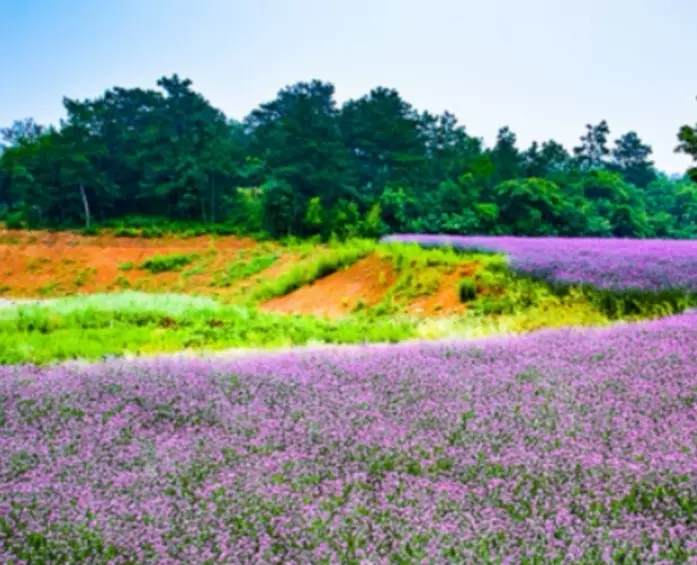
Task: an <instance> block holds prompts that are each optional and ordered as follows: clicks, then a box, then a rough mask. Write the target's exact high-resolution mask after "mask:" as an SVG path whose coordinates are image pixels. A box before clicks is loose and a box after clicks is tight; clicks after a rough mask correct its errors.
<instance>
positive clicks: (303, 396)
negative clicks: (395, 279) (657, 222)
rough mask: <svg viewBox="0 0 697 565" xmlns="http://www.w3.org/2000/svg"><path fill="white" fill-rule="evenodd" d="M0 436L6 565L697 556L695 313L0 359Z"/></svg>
mask: <svg viewBox="0 0 697 565" xmlns="http://www.w3.org/2000/svg"><path fill="white" fill-rule="evenodd" d="M0 430H1V432H0V453H1V454H2V455H1V456H0V517H1V518H0V536H1V537H0V562H2V563H58V562H62V563H68V562H70V563H158V564H170V563H171V564H174V563H190V564H199V563H250V564H251V563H254V564H257V563H296V564H301V563H303V564H304V563H313V564H314V563H347V564H348V563H355V564H358V563H385V564H388V563H434V564H440V563H525V562H528V563H567V562H580V563H612V562H615V561H613V560H618V561H620V560H621V561H622V562H624V563H680V562H689V560H690V559H694V558H696V557H697V544H695V543H694V540H697V523H696V519H697V515H696V512H697V315H695V314H685V315H683V316H676V317H672V318H667V319H664V320H660V321H654V322H649V323H643V324H637V325H620V326H614V327H612V328H605V329H593V330H589V329H586V330H578V329H576V330H572V329H567V330H563V331H551V330H547V331H542V332H539V333H535V334H529V335H527V336H524V337H518V338H505V339H504V338H490V339H486V340H479V341H473V342H468V343H461V344H443V343H441V344H438V343H423V344H409V345H406V344H403V345H395V346H389V347H388V346H381V347H377V346H375V347H366V348H364V349H360V348H354V349H350V350H345V349H340V348H337V349H329V350H323V351H315V352H307V351H305V352H301V351H296V352H291V353H284V354H275V355H263V356H256V357H246V358H236V359H228V360H222V359H216V360H204V359H182V358H167V357H163V358H159V359H151V360H140V361H131V362H126V361H113V362H109V363H105V364H97V365H91V366H82V367H77V366H67V365H63V366H55V367H44V368H38V367H34V366H21V367H2V368H0ZM526 560H527V561H526Z"/></svg>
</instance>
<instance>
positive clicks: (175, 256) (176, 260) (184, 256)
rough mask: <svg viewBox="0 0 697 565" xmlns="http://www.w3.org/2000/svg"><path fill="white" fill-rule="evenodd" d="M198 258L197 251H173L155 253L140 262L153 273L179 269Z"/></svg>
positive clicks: (141, 265) (143, 267)
mask: <svg viewBox="0 0 697 565" xmlns="http://www.w3.org/2000/svg"><path fill="white" fill-rule="evenodd" d="M196 258H197V255H196V254H195V253H171V254H169V255H155V256H154V257H150V258H149V259H146V260H145V261H143V262H142V263H141V264H140V268H141V269H145V270H147V271H150V272H151V273H153V274H158V273H164V272H167V271H179V270H180V269H181V268H182V267H186V265H188V264H189V263H191V262H193V261H194V260H195V259H196Z"/></svg>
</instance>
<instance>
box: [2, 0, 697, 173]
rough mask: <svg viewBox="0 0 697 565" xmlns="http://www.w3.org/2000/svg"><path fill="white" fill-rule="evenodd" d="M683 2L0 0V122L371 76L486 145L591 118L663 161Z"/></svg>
mask: <svg viewBox="0 0 697 565" xmlns="http://www.w3.org/2000/svg"><path fill="white" fill-rule="evenodd" d="M696 22H697V0H584V1H583V2H576V1H574V0H486V1H484V0H0V125H2V126H5V125H9V124H10V123H11V122H12V121H13V120H14V119H18V118H24V117H30V116H31V117H33V118H35V119H36V120H37V121H38V122H40V123H57V122H58V120H59V119H60V118H61V117H62V116H63V115H64V114H63V107H62V99H63V97H64V96H67V97H69V98H79V99H83V98H92V97H95V96H98V95H100V94H101V93H103V92H104V90H106V89H108V88H110V87H113V86H117V85H118V86H124V87H136V86H138V87H143V88H148V87H155V82H156V81H157V79H158V78H159V77H161V76H164V75H171V74H173V73H177V74H179V75H180V76H182V77H186V78H190V79H191V80H192V81H193V82H194V88H195V89H196V90H198V91H199V92H201V93H202V94H203V95H204V96H205V97H206V98H208V99H209V100H210V101H211V103H212V104H213V105H215V106H216V107H218V108H220V109H222V110H223V111H224V112H225V113H226V114H227V115H228V116H229V117H231V118H236V119H241V118H243V117H244V116H245V115H246V114H247V113H248V112H249V111H250V110H252V109H253V108H254V107H256V106H257V105H258V104H260V103H262V102H264V101H268V100H271V99H272V98H273V97H274V96H275V94H276V92H277V91H278V90H279V89H280V88H282V87H284V86H286V85H289V84H292V83H295V82H298V81H303V80H311V79H314V78H317V79H321V80H324V81H329V82H332V83H333V84H334V85H335V87H336V97H337V101H338V102H339V103H341V102H343V101H345V100H348V99H351V98H358V97H360V96H362V95H363V94H365V93H367V92H369V91H370V90H371V89H372V88H374V87H376V86H386V87H391V88H396V89H397V90H399V92H400V93H401V94H402V96H403V97H404V98H405V99H406V100H407V101H409V102H410V103H411V104H413V105H414V106H415V107H416V108H417V109H418V110H429V111H430V112H432V113H439V112H442V111H444V110H448V111H450V112H452V113H453V114H455V115H456V116H457V117H458V119H459V121H460V122H461V123H462V124H464V125H465V126H466V128H467V131H468V132H469V133H470V134H471V135H476V136H479V137H482V138H484V140H485V142H486V143H487V144H492V143H493V141H494V140H495V137H496V132H497V131H498V129H499V128H500V127H502V126H504V125H507V126H509V127H510V128H511V129H512V130H513V131H514V132H515V133H516V134H517V136H518V140H519V145H520V146H521V147H527V146H528V145H529V144H530V143H531V142H532V141H533V140H537V141H544V140H547V139H550V138H553V139H556V140H557V141H559V142H561V143H563V144H564V145H566V146H567V147H568V148H571V147H573V146H574V145H576V144H577V141H578V138H579V137H580V136H581V135H582V134H583V133H584V130H585V124H587V123H598V122H600V121H601V120H603V119H605V120H607V121H608V123H609V125H610V130H611V135H612V139H613V140H614V139H616V138H617V137H619V136H620V135H621V134H623V133H625V132H627V131H630V130H634V131H636V132H637V133H638V134H639V136H640V137H641V138H642V139H643V140H644V141H645V142H646V143H649V144H650V145H651V146H652V147H653V149H654V155H653V158H654V160H655V161H656V164H657V166H658V167H659V168H661V169H663V170H664V171H666V172H668V173H681V172H683V171H685V169H686V168H687V167H688V165H689V163H690V160H689V158H687V157H686V156H684V155H677V154H675V153H674V148H675V145H676V144H677V141H676V134H677V131H678V129H679V127H680V126H681V125H683V124H685V123H689V124H691V125H694V124H695V123H696V122H697V100H696V97H697V56H696V54H697V32H696V31H695V29H696V28H695V23H696Z"/></svg>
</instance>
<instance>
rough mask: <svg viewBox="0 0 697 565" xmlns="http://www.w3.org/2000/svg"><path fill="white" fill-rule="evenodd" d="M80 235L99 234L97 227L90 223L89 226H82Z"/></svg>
mask: <svg viewBox="0 0 697 565" xmlns="http://www.w3.org/2000/svg"><path fill="white" fill-rule="evenodd" d="M81 233H82V235H99V228H98V227H97V226H95V225H94V224H92V225H91V226H89V227H84V228H82V230H81Z"/></svg>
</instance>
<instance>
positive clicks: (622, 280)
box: [383, 234, 697, 291]
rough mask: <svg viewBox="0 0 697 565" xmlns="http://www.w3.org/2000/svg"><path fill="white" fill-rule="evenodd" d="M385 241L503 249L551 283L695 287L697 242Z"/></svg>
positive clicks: (528, 271) (525, 268) (443, 238)
mask: <svg viewBox="0 0 697 565" xmlns="http://www.w3.org/2000/svg"><path fill="white" fill-rule="evenodd" d="M383 241H385V242H403V243H419V244H421V245H424V246H446V245H450V246H452V247H454V248H460V249H478V250H483V251H493V252H502V253H506V254H507V255H508V256H509V257H510V260H511V264H512V266H513V267H514V268H515V269H516V270H518V271H520V272H523V273H526V274H529V275H532V276H535V277H540V278H543V279H546V280H549V281H552V282H562V283H573V284H589V285H592V286H595V287H597V288H606V289H613V290H623V289H640V290H647V291H657V290H665V289H672V288H683V289H686V290H690V291H697V241H675V240H638V239H607V238H606V239H593V238H563V237H509V236H505V237H495V236H447V235H418V234H406V235H394V236H388V237H386V238H384V239H383Z"/></svg>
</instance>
